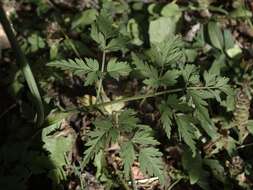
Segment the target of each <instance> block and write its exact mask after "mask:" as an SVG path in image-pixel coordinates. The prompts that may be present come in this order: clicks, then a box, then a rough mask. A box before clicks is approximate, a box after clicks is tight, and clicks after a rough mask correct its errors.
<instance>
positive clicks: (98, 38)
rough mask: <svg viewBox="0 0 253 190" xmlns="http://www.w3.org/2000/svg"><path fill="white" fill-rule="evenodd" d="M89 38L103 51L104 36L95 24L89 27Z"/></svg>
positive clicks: (104, 44)
mask: <svg viewBox="0 0 253 190" xmlns="http://www.w3.org/2000/svg"><path fill="white" fill-rule="evenodd" d="M90 36H91V38H92V39H93V40H94V41H95V42H97V43H98V44H99V47H100V49H102V50H104V49H105V46H106V40H105V37H104V35H103V34H102V33H101V32H99V31H98V27H97V26H96V24H92V25H91V33H90Z"/></svg>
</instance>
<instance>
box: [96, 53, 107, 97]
mask: <svg viewBox="0 0 253 190" xmlns="http://www.w3.org/2000/svg"><path fill="white" fill-rule="evenodd" d="M104 70H105V51H103V57H102V67H101V74H102V75H101V78H100V80H99V84H98V91H97V97H96V102H97V101H98V99H99V97H100V93H101V88H102V83H103V78H104Z"/></svg>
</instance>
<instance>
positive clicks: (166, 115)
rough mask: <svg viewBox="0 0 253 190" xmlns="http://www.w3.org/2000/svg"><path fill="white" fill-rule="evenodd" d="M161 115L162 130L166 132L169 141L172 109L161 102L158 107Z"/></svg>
mask: <svg viewBox="0 0 253 190" xmlns="http://www.w3.org/2000/svg"><path fill="white" fill-rule="evenodd" d="M159 110H160V113H161V121H162V124H163V129H164V131H165V132H166V135H167V137H168V138H169V139H170V135H171V125H172V121H171V120H172V119H173V112H172V109H171V108H170V107H169V106H168V105H167V104H166V103H165V102H162V103H161V104H160V107H159Z"/></svg>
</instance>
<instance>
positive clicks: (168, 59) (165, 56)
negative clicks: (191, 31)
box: [148, 36, 185, 67]
mask: <svg viewBox="0 0 253 190" xmlns="http://www.w3.org/2000/svg"><path fill="white" fill-rule="evenodd" d="M182 47H183V41H182V39H181V37H179V36H175V37H174V38H168V39H167V40H166V41H164V42H160V43H156V44H153V45H152V47H151V50H150V51H149V52H148V55H149V57H150V58H151V60H152V62H154V63H156V64H158V66H161V67H163V66H166V65H169V64H171V63H177V62H183V61H184V60H185V56H184V53H183V51H182Z"/></svg>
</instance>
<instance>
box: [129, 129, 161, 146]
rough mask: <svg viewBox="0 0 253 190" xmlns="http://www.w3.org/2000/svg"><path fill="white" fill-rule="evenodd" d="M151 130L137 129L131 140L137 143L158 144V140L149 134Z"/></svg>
mask: <svg viewBox="0 0 253 190" xmlns="http://www.w3.org/2000/svg"><path fill="white" fill-rule="evenodd" d="M151 132H152V131H151V130H145V129H142V130H139V131H137V132H136V133H135V135H134V137H133V138H132V142H133V143H135V144H139V145H158V144H159V142H158V141H157V140H155V139H154V137H152V135H151Z"/></svg>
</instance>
